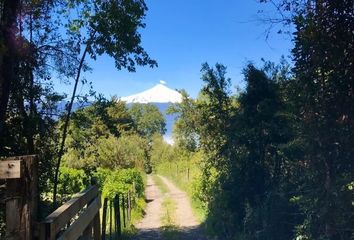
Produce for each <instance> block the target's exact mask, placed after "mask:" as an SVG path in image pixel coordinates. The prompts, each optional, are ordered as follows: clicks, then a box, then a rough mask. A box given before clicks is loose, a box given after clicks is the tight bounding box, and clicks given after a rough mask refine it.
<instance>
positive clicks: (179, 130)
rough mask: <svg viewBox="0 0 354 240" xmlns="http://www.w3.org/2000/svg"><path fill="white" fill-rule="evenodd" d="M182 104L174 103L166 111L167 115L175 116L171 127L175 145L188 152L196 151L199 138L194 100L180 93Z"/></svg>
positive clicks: (184, 93)
mask: <svg viewBox="0 0 354 240" xmlns="http://www.w3.org/2000/svg"><path fill="white" fill-rule="evenodd" d="M181 94H182V102H181V103H174V104H172V105H171V106H170V107H169V108H168V109H167V113H168V114H176V115H177V117H176V122H175V125H174V126H173V138H174V141H175V144H176V145H177V146H179V147H180V148H183V149H185V150H187V151H189V152H195V151H197V149H198V147H199V138H198V131H197V127H198V126H197V122H198V121H197V118H198V112H197V108H196V106H197V105H196V102H195V100H193V99H191V98H190V97H189V96H188V94H187V92H186V91H181Z"/></svg>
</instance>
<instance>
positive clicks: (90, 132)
mask: <svg viewBox="0 0 354 240" xmlns="http://www.w3.org/2000/svg"><path fill="white" fill-rule="evenodd" d="M144 114H145V113H144ZM142 116H143V117H144V116H145V115H142ZM137 126H138V127H139V128H140V129H144V128H143V127H142V126H140V125H138V124H137V123H136V122H135V121H134V120H133V118H132V116H131V115H130V113H129V110H128V109H127V108H126V106H125V103H124V102H121V101H116V99H115V98H113V99H112V100H111V101H107V100H105V99H98V101H96V102H95V103H93V104H92V105H91V106H88V107H86V108H83V109H80V110H78V111H77V112H75V113H74V114H73V116H72V123H71V125H70V128H69V132H68V139H67V144H66V147H67V151H66V153H65V155H64V157H63V160H64V165H65V166H68V167H74V168H83V169H85V170H86V172H90V171H93V170H94V169H95V168H98V167H103V168H111V169H118V168H132V167H137V168H139V169H144V168H145V167H146V166H145V165H146V163H148V162H149V154H148V150H149V146H148V141H147V140H146V139H145V138H143V137H141V136H139V135H138V134H137V133H136V132H135V129H136V128H137Z"/></svg>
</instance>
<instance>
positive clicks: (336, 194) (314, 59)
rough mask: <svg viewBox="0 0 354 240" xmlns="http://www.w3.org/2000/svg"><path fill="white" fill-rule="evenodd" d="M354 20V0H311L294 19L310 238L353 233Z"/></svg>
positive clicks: (302, 199)
mask: <svg viewBox="0 0 354 240" xmlns="http://www.w3.org/2000/svg"><path fill="white" fill-rule="evenodd" d="M353 21H354V20H353V4H352V1H318V0H317V1H308V4H307V8H306V9H305V11H304V12H303V13H302V14H299V15H297V16H296V17H295V19H294V23H295V25H296V32H295V39H294V42H295V47H294V49H293V55H294V61H295V67H294V72H295V76H296V80H295V82H294V85H293V86H294V95H293V99H294V102H296V103H297V105H296V116H297V117H298V118H299V120H300V122H301V125H300V133H299V136H300V138H301V139H302V141H303V142H304V146H305V151H304V155H303V156H302V159H299V168H300V169H301V170H302V171H303V175H302V177H301V178H300V179H299V183H301V185H300V184H299V204H300V206H301V208H302V210H303V212H304V214H305V220H304V223H303V224H302V225H301V226H300V227H299V228H300V234H302V235H305V236H307V237H309V238H315V239H349V238H350V237H352V230H350V229H351V227H350V226H352V225H353V223H354V222H353V221H354V220H353V217H352V216H353V212H354V209H353V206H352V205H351V200H350V195H351V194H352V193H351V192H350V191H349V189H348V184H349V183H350V182H351V181H352V180H353V179H354V176H353V173H354V169H353V165H352V159H353V156H354V148H353V144H352V143H353V140H354V134H353V132H354V131H353V130H354V121H353V118H354V107H353V101H354V93H353V87H354V81H353V75H354V72H353V68H352V65H353V59H354V57H353V52H354V51H353V44H352V43H353V41H354V36H353V34H352V30H353V23H354V22H353ZM308 189H311V191H308Z"/></svg>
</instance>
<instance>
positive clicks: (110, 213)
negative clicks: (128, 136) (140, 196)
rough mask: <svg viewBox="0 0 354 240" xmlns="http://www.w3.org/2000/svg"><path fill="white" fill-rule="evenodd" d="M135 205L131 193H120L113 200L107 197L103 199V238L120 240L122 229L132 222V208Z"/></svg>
mask: <svg viewBox="0 0 354 240" xmlns="http://www.w3.org/2000/svg"><path fill="white" fill-rule="evenodd" d="M133 205H134V201H132V197H131V193H130V192H128V194H119V195H116V196H115V197H114V199H113V200H108V199H107V198H105V199H104V201H103V208H102V240H105V239H106V237H109V239H115V240H119V239H120V238H121V235H122V229H123V228H126V227H128V226H129V224H130V222H131V210H132V207H133Z"/></svg>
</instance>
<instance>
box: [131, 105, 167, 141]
mask: <svg viewBox="0 0 354 240" xmlns="http://www.w3.org/2000/svg"><path fill="white" fill-rule="evenodd" d="M129 113H130V114H131V116H132V118H133V120H134V122H135V124H136V128H137V131H138V133H139V134H140V135H142V136H144V137H147V138H148V139H150V138H151V137H152V136H153V135H154V134H160V135H163V134H164V133H165V132H166V128H165V127H166V123H165V118H164V116H163V115H162V113H161V112H160V111H159V109H158V108H157V107H156V106H155V105H152V104H140V103H134V104H133V105H132V106H131V107H130V109H129Z"/></svg>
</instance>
